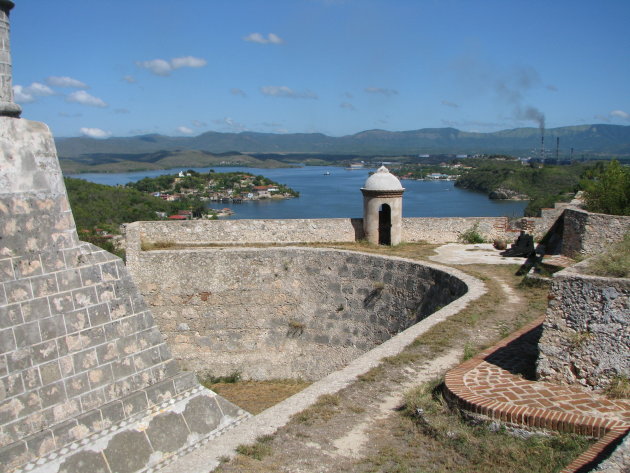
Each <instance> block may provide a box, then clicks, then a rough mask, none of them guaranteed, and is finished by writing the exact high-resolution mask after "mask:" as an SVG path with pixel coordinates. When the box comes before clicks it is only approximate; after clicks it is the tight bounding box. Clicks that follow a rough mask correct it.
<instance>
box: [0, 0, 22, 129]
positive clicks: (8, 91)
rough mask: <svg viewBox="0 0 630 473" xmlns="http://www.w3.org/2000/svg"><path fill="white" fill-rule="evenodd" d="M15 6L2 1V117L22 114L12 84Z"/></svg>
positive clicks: (0, 18) (0, 85)
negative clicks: (11, 35)
mask: <svg viewBox="0 0 630 473" xmlns="http://www.w3.org/2000/svg"><path fill="white" fill-rule="evenodd" d="M14 6H15V4H14V3H13V2H12V1H10V0H0V117H19V116H20V113H22V109H21V108H20V106H19V105H17V104H15V103H14V102H13V84H12V83H11V46H10V42H9V12H10V11H11V9H12V8H13V7H14Z"/></svg>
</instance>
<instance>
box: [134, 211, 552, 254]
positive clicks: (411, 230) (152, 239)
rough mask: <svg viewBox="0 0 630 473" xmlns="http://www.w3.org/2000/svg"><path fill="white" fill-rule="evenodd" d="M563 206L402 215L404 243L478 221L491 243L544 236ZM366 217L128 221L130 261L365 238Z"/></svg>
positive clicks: (459, 230)
mask: <svg viewBox="0 0 630 473" xmlns="http://www.w3.org/2000/svg"><path fill="white" fill-rule="evenodd" d="M562 211H563V208H562V207H559V208H555V209H544V210H543V216H542V217H527V218H520V219H515V220H511V219H509V218H508V217H426V218H423V217H420V218H403V219H402V240H403V241H406V242H420V241H424V242H427V243H450V242H456V241H458V239H459V237H460V235H462V234H463V233H464V232H465V231H467V230H470V229H471V228H473V227H474V226H475V225H476V226H477V228H478V231H479V232H480V233H481V234H482V235H483V236H484V237H485V238H486V240H488V241H492V240H494V239H506V240H507V241H514V239H515V238H516V237H517V236H518V233H519V232H520V231H521V230H526V231H528V232H529V233H532V234H533V235H535V237H537V238H540V237H542V236H543V235H544V234H545V233H546V232H547V230H548V229H549V228H550V227H551V225H552V224H553V223H554V222H555V220H556V219H557V218H558V216H559V215H560V214H561V213H562ZM363 237H364V235H363V219H362V218H328V219H326V218H322V219H284V220H265V219H261V220H188V221H182V222H168V221H154V222H134V223H132V224H128V225H126V228H125V246H126V251H127V259H128V261H130V262H131V264H133V261H134V258H135V257H136V255H137V254H138V252H139V251H141V247H142V244H143V243H157V242H162V243H174V244H179V245H183V246H186V245H189V246H195V245H197V246H202V245H204V244H206V245H243V244H267V243H268V244H278V243H280V244H291V243H332V242H353V241H357V240H362V239H363Z"/></svg>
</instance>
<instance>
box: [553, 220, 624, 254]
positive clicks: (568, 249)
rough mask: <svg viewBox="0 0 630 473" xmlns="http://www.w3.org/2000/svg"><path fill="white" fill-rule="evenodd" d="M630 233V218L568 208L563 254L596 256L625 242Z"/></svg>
mask: <svg viewBox="0 0 630 473" xmlns="http://www.w3.org/2000/svg"><path fill="white" fill-rule="evenodd" d="M628 232H630V216H624V215H606V214H598V213H591V212H586V211H584V210H580V209H576V208H568V209H567V210H566V211H565V212H564V232H563V237H562V254H564V255H567V256H578V255H582V256H584V255H594V254H598V253H602V252H604V251H606V250H607V249H608V248H609V247H610V245H611V244H613V243H615V242H618V241H621V240H623V236H624V234H626V233H628Z"/></svg>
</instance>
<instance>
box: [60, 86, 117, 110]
mask: <svg viewBox="0 0 630 473" xmlns="http://www.w3.org/2000/svg"><path fill="white" fill-rule="evenodd" d="M66 102H69V103H78V104H81V105H88V106H90V107H101V108H104V107H107V103H105V102H104V101H103V100H102V99H99V98H98V97H94V96H93V95H90V94H88V93H87V92H86V91H85V90H77V91H76V92H72V93H71V94H68V96H67V97H66Z"/></svg>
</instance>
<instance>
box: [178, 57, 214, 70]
mask: <svg viewBox="0 0 630 473" xmlns="http://www.w3.org/2000/svg"><path fill="white" fill-rule="evenodd" d="M206 64H208V61H206V60H205V59H203V58H200V57H193V56H184V57H176V58H174V59H171V66H173V69H180V68H182V67H203V66H205V65H206Z"/></svg>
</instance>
